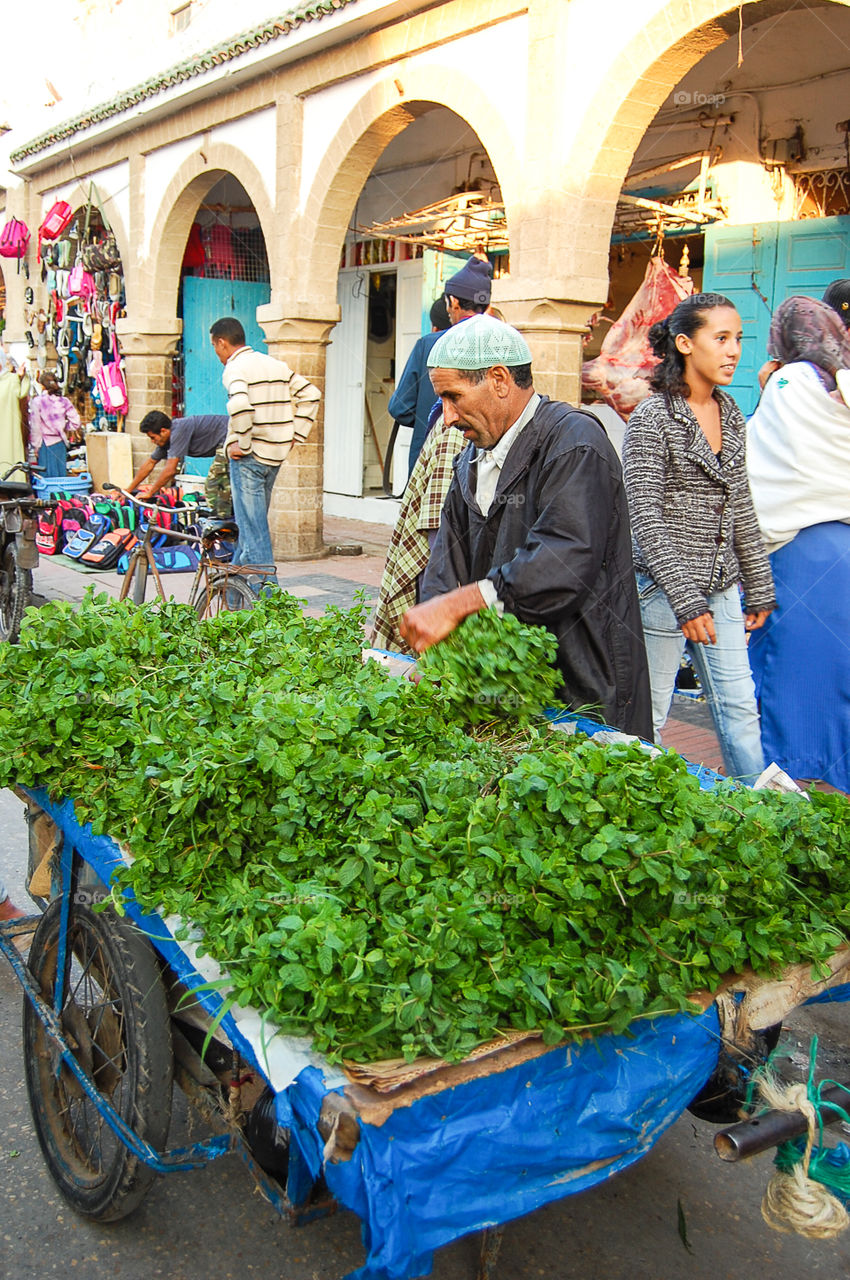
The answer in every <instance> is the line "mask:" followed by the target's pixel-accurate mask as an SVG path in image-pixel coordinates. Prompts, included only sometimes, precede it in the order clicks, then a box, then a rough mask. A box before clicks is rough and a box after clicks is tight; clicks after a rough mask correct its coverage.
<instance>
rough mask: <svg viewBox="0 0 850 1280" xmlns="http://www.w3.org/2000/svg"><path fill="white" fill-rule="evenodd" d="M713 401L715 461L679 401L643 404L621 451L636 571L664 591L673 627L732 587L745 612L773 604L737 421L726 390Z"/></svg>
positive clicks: (737, 413)
mask: <svg viewBox="0 0 850 1280" xmlns="http://www.w3.org/2000/svg"><path fill="white" fill-rule="evenodd" d="M715 396H716V397H717V399H718V401H719V403H720V415H721V425H722V433H723V435H722V438H723V447H722V449H721V451H720V454H719V455H718V456H715V455H714V453H712V451H711V448H710V446H709V444H708V441H707V440H706V438H705V435H704V434H703V432H702V429H701V428H700V425H699V423H698V422H697V420H696V418H695V417H694V415H693V414H692V413H691V411H690V409H689V407H688V404H687V402H686V401H685V400H684V398H683V397H681V396H672V397H671V398H670V399H668V398H667V397H666V396H663V395H654V396H649V397H648V398H647V399H646V400H643V401H642V402H641V403H640V404H639V405H638V407H637V408H636V409H635V411H634V413H633V414H632V416H631V417H630V418H629V425H628V428H627V430H626V437H625V441H624V443H623V475H624V478H625V482H626V493H627V495H628V499H629V518H630V520H631V524H632V536H633V554H634V562H635V568H636V569H637V570H638V572H639V573H646V574H648V575H649V576H650V577H651V578H652V579H653V580H654V581H655V582H656V583H657V585H658V586H659V587H660V588H661V590H662V591H663V592H664V594H665V595H666V596H667V599H668V600H669V601H670V607H671V608H672V610H673V612H674V613H675V615H676V621H677V622H678V623H679V625H680V626H681V624H682V623H684V622H689V621H690V620H691V619H692V618H698V617H699V616H700V615H701V614H703V613H706V612H707V611H708V600H707V597H708V596H709V595H711V594H713V593H714V592H717V591H723V590H725V588H726V587H731V586H734V585H735V584H736V583H739V582H740V583H742V584H743V588H744V597H745V601H746V607H747V609H748V610H753V611H757V610H760V609H771V608H773V606H774V605H775V603H776V600H775V596H774V592H773V577H772V575H771V572H770V565H769V563H768V559H767V553H766V552H765V549H764V543H763V542H762V537H761V533H760V532H759V527H758V521H757V520H756V515H755V511H754V510H753V500H752V497H751V495H750V487H749V484H748V481H747V468H746V458H745V444H746V435H745V428H746V424H745V422H744V415H743V414H742V413H741V410H740V409H739V408H738V406H737V405H736V404H735V401H734V400H733V399H732V397H731V396H730V395H727V394H726V393H725V392H724V391H720V390H718V391H715Z"/></svg>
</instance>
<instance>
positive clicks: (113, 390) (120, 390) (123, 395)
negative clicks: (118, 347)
mask: <svg viewBox="0 0 850 1280" xmlns="http://www.w3.org/2000/svg"><path fill="white" fill-rule="evenodd" d="M94 380H95V385H96V387H97V389H98V391H99V393H100V399H101V403H102V404H103V412H104V413H126V412H127V410H128V409H129V407H130V406H129V404H128V402H127V387H126V384H125V382H124V375H123V373H122V372H121V364H120V362H119V361H118V360H113V361H111V362H110V363H109V364H105V365H103V366H102V367H101V368H100V369H98V371H97V373H96V374H95V378H94Z"/></svg>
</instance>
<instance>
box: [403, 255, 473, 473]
mask: <svg viewBox="0 0 850 1280" xmlns="http://www.w3.org/2000/svg"><path fill="white" fill-rule="evenodd" d="M492 275H493V268H492V267H491V266H490V263H489V262H482V261H481V260H480V259H479V258H470V259H469V261H468V262H467V263H465V265H464V266H463V267H462V269H461V270H460V271H458V272H457V273H456V275H453V276H450V277H449V279H448V280H447V281H446V289H445V301H444V300H443V298H438V299H437V301H436V302H435V303H434V305H433V306H432V308H431V325H432V328H431V332H430V333H426V334H425V335H424V337H422V338H420V339H419V340H418V342H417V343H416V345H415V346H414V348H413V350H412V351H411V353H410V355H409V357H408V360H407V364H406V365H405V366H404V373H403V374H402V375H401V378H400V379H399V381H398V385H397V386H396V389H395V391H394V392H393V394H392V395H391V396H390V402H389V404H388V406H387V411H388V413H389V415H390V417H391V418H394V419H395V421H396V422H400V423H401V424H402V426H404V427H413V437H412V439H411V441H410V452H409V454H408V476H409V475H410V473H411V472H412V471H413V468H414V466H415V464H416V459H417V458H418V457H419V454H420V452H421V449H422V446H423V444H424V443H425V438H426V436H427V435H428V416H429V414H430V412H431V409H432V407H433V405H434V401H435V396H434V389H433V387H432V386H431V379H430V377H429V376H428V356H429V355H430V353H431V348H432V347H433V345H434V343H435V342H436V341H437V339H438V338H439V336H440V334H441V333H442V332H443V331H444V330H445V329H448V327H449V325H450V324H459V323H460V321H461V320H468V319H469V317H470V316H474V315H479V314H480V313H481V312H482V311H486V310H487V308H488V306H489V305H490V284H491V278H492ZM446 312H448V314H446ZM441 313H442V314H441ZM443 316H445V319H443Z"/></svg>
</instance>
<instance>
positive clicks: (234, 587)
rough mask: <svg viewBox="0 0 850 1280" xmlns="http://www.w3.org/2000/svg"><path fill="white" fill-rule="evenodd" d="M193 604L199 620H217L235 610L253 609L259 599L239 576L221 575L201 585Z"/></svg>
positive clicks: (213, 576) (212, 576) (215, 575)
mask: <svg viewBox="0 0 850 1280" xmlns="http://www.w3.org/2000/svg"><path fill="white" fill-rule="evenodd" d="M191 603H192V606H193V607H194V610H195V613H197V615H198V617H199V618H201V619H203V618H215V617H217V616H218V614H220V613H229V612H231V611H232V610H234V609H253V607H254V605H255V604H256V603H257V597H256V596H255V595H254V592H253V591H252V590H251V588H250V587H249V586H248V583H247V582H246V581H245V579H244V578H240V577H239V575H238V574H233V573H219V574H214V575H211V576H210V578H209V580H208V581H207V582H206V583H204V582H201V583H200V584H199V589H198V594H197V596H196V597H195V598H194V599H193V600H192V602H191Z"/></svg>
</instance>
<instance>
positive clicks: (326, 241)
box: [296, 65, 520, 314]
mask: <svg viewBox="0 0 850 1280" xmlns="http://www.w3.org/2000/svg"><path fill="white" fill-rule="evenodd" d="M394 70H395V73H396V76H397V78H395V77H392V78H387V79H385V80H382V81H380V83H378V84H375V85H373V86H372V87H371V88H370V89H368V90H367V91H366V92H365V93H364V94H363V96H362V98H360V100H359V101H358V103H357V104H356V106H355V107H354V108H353V109H352V110H351V111H350V112H349V114H348V115H347V117H346V118H345V119H344V120H343V121H341V123H340V125H339V128H338V129H337V131H336V133H335V136H334V139H333V142H332V143H331V145H330V146H329V148H328V150H327V151H326V153H325V155H324V156H323V157H322V160H321V163H320V164H319V166H318V168H317V170H316V175H315V178H314V180H313V183H312V186H311V188H310V192H309V195H308V196H307V199H306V201H305V204H304V209H303V227H304V241H303V246H304V252H303V254H302V255H299V257H300V258H301V271H300V272H299V276H298V283H297V285H296V295H297V297H299V298H309V299H310V300H311V302H313V303H314V304H317V305H318V306H319V307H320V309H321V308H322V306H323V304H324V305H325V307H330V311H327V310H325V312H324V313H325V314H333V313H334V312H335V311H336V287H337V285H336V281H337V265H338V263H339V254H340V248H341V246H342V242H343V239H344V237H345V232H346V230H347V228H348V225H349V221H350V218H351V213H352V210H353V209H354V206H355V204H356V203H357V197H358V196H359V194H360V192H361V190H362V188H363V185H364V183H365V182H366V180H367V178H368V177H369V175H370V173H371V172H372V169H373V168H374V165H375V163H376V161H377V159H378V157H379V156H380V155H381V153H382V152H383V150H384V149H385V147H386V146H387V145H388V144H389V143H390V142H392V140H393V138H395V137H396V136H397V135H398V134H399V133H401V131H402V130H403V129H405V128H406V127H407V125H409V124H412V123H413V121H414V120H416V119H418V117H419V116H421V115H424V114H425V113H426V112H427V111H431V110H433V108H434V107H445V108H447V109H448V110H449V111H453V112H454V113H455V114H456V115H458V116H460V117H461V119H463V120H465V121H466V123H467V124H468V125H469V126H470V128H471V129H473V130H474V131H475V133H476V134H477V136H478V139H479V141H480V142H481V145H482V146H483V147H484V149H485V150H486V152H487V154H488V156H489V158H490V162H491V164H492V165H493V169H494V171H495V173H496V177H497V179H498V181H499V185H500V188H501V191H502V198H503V200H504V202H505V207H506V212H507V216H508V225H509V226H510V219H511V207H512V206H513V205H514V204H515V202H516V200H517V198H518V195H519V179H520V172H519V160H518V157H517V153H516V148H515V147H514V144H513V142H512V140H511V130H510V128H509V127H508V124H507V122H506V121H505V119H504V116H503V114H502V111H501V108H500V106H499V103H498V100H496V99H493V98H491V97H490V96H489V93H488V91H487V87H486V86H482V85H480V84H477V83H476V82H475V81H474V80H472V79H471V78H469V77H467V76H464V75H462V74H460V73H458V71H456V70H454V69H451V70H449V69H448V68H442V67H439V66H434V65H429V66H427V67H421V68H414V67H408V66H406V65H402V67H401V68H398V67H396V68H394ZM401 81H403V84H404V92H403V94H400V93H399V85H400V82H401Z"/></svg>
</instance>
